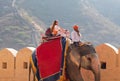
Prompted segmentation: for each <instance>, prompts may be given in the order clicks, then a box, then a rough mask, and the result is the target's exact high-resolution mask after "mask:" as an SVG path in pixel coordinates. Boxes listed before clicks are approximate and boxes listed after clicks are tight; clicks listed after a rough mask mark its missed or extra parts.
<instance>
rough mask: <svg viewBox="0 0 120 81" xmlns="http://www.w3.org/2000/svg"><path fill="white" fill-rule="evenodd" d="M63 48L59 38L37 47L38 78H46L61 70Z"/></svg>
mask: <svg viewBox="0 0 120 81" xmlns="http://www.w3.org/2000/svg"><path fill="white" fill-rule="evenodd" d="M62 51H63V46H62V44H61V38H60V37H59V38H56V39H54V40H50V41H48V42H45V43H43V44H41V45H40V46H39V47H37V51H36V53H37V54H36V55H37V61H38V68H39V73H40V78H42V79H44V78H48V77H50V76H52V75H55V74H57V73H59V72H60V70H61V62H62V57H63V55H62V53H63V52H62Z"/></svg>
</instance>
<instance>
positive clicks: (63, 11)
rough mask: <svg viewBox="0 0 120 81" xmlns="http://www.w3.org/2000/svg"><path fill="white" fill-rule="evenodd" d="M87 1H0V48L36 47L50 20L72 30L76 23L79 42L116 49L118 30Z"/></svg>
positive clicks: (118, 43) (118, 37)
mask: <svg viewBox="0 0 120 81" xmlns="http://www.w3.org/2000/svg"><path fill="white" fill-rule="evenodd" d="M93 4H94V2H92V1H91V2H90V1H89V0H74V1H73V0H0V48H5V47H10V48H15V49H20V48H23V47H26V46H34V47H36V46H37V45H38V44H39V42H40V36H41V33H43V32H44V30H45V29H46V28H47V27H49V26H50V25H51V23H52V21H53V20H55V19H57V20H59V23H60V26H62V27H64V28H66V29H68V30H70V31H72V26H73V25H74V24H78V25H79V26H80V31H81V33H82V35H83V38H82V40H83V41H90V42H92V43H93V44H94V45H98V44H101V43H105V42H107V43H110V44H113V45H114V46H116V47H120V41H119V39H120V36H119V34H120V27H119V26H118V25H116V24H115V23H114V22H112V21H111V20H110V19H109V18H108V17H106V16H105V15H103V14H101V13H100V12H99V11H98V8H97V7H96V6H94V5H93Z"/></svg>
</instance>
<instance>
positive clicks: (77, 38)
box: [71, 25, 82, 46]
mask: <svg viewBox="0 0 120 81" xmlns="http://www.w3.org/2000/svg"><path fill="white" fill-rule="evenodd" d="M81 37H82V35H81V33H80V31H79V27H78V25H74V26H73V31H72V32H71V39H72V42H73V44H74V45H75V46H79V44H80V43H81V40H80V39H81Z"/></svg>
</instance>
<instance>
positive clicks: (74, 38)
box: [71, 31, 81, 42]
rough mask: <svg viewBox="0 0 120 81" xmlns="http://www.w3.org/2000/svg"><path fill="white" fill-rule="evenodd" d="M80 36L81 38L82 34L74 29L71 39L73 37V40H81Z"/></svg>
mask: <svg viewBox="0 0 120 81" xmlns="http://www.w3.org/2000/svg"><path fill="white" fill-rule="evenodd" d="M80 38H81V34H80V36H79V35H78V34H77V32H76V31H72V33H71V39H72V41H73V42H79V41H80Z"/></svg>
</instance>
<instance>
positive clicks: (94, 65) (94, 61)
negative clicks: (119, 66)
mask: <svg viewBox="0 0 120 81" xmlns="http://www.w3.org/2000/svg"><path fill="white" fill-rule="evenodd" d="M91 64H92V67H91V68H92V71H93V73H94V77H95V81H100V62H99V60H98V57H96V58H94V59H92V63H91Z"/></svg>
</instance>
